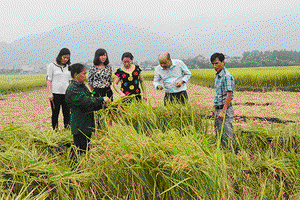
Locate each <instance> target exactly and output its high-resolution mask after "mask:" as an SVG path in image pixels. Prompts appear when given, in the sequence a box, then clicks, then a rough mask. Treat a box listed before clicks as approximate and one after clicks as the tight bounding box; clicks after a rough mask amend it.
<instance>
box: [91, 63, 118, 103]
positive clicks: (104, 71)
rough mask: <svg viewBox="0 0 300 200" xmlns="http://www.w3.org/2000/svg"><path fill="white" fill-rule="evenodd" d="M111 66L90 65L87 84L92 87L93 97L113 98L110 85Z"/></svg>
mask: <svg viewBox="0 0 300 200" xmlns="http://www.w3.org/2000/svg"><path fill="white" fill-rule="evenodd" d="M111 75H112V67H111V66H110V65H106V66H105V67H104V68H100V67H96V66H92V67H91V68H90V70H89V78H88V84H89V85H91V86H93V88H94V92H95V94H94V96H95V97H105V96H107V97H109V98H111V100H113V98H112V96H113V92H112V90H111V88H110V86H111Z"/></svg>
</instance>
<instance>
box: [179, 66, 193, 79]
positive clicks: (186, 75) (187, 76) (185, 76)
mask: <svg viewBox="0 0 300 200" xmlns="http://www.w3.org/2000/svg"><path fill="white" fill-rule="evenodd" d="M180 68H181V71H182V75H183V77H182V80H183V81H184V82H185V83H187V82H188V81H189V79H190V78H191V76H192V73H191V71H190V70H189V69H188V67H187V66H186V65H185V64H184V62H183V61H180Z"/></svg>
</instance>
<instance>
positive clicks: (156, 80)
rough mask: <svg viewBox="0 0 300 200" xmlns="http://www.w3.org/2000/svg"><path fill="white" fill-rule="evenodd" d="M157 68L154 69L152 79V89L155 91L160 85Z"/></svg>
mask: <svg viewBox="0 0 300 200" xmlns="http://www.w3.org/2000/svg"><path fill="white" fill-rule="evenodd" d="M158 67H159V66H157V67H156V68H155V72H154V78H153V87H154V88H155V89H156V90H157V89H158V88H157V86H158V85H159V84H160V81H161V76H160V74H159V72H158V71H159V70H158Z"/></svg>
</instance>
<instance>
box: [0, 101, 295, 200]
mask: <svg viewBox="0 0 300 200" xmlns="http://www.w3.org/2000/svg"><path fill="white" fill-rule="evenodd" d="M206 110H207V109H206V108H201V107H199V106H195V105H187V106H186V107H181V106H178V105H171V106H167V107H164V106H158V107H155V108H152V107H151V106H150V105H148V104H139V103H133V104H131V106H127V105H123V104H121V103H120V102H118V101H115V102H114V103H113V104H112V106H111V107H109V108H108V109H106V110H100V111H98V112H97V115H99V116H98V121H99V125H97V129H96V132H95V134H94V135H93V137H92V140H91V146H90V147H91V148H90V151H89V152H88V153H87V154H85V155H82V156H81V157H79V162H78V163H77V164H76V165H75V170H74V169H73V170H72V167H73V166H71V165H70V161H69V152H70V149H71V147H70V145H71V144H72V136H71V134H70V131H69V130H62V131H57V132H54V131H43V132H42V131H38V130H30V129H27V128H25V127H13V126H8V127H5V128H2V129H1V130H0V143H1V146H0V161H1V162H0V176H1V178H0V191H1V195H3V196H2V198H7V199H33V198H34V199H288V198H289V199H298V198H299V197H300V193H299V192H298V191H299V173H300V167H299V166H300V165H299V164H300V163H299V160H300V159H299V150H300V149H299V143H300V137H299V128H298V125H285V126H282V127H277V128H276V127H274V128H273V129H266V128H263V127H254V128H252V129H247V130H245V129H243V128H236V129H235V131H234V135H235V141H234V142H235V145H236V146H238V147H239V149H240V151H239V153H238V154H235V153H234V152H231V151H227V150H222V149H220V144H219V140H216V138H215V136H214V133H213V128H212V124H211V122H210V121H209V120H207V118H206V116H207V114H208V113H207V111H206ZM112 120H114V122H112Z"/></svg>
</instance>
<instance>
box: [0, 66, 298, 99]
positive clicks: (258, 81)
mask: <svg viewBox="0 0 300 200" xmlns="http://www.w3.org/2000/svg"><path fill="white" fill-rule="evenodd" d="M228 70H229V72H230V73H232V75H233V76H234V79H235V87H236V90H246V91H272V90H283V91H300V88H299V85H300V66H299V67H262V68H237V69H228ZM215 73H216V72H215V71H214V70H213V69H211V68H210V70H208V69H198V70H192V77H191V80H190V82H191V83H194V84H198V85H202V86H206V87H214V76H215ZM143 76H144V77H145V79H146V80H148V81H153V76H154V72H153V71H143ZM112 78H114V76H113V77H112ZM44 87H46V76H45V75H29V74H28V75H5V76H0V94H8V93H13V92H24V91H30V90H35V89H39V88H44Z"/></svg>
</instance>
